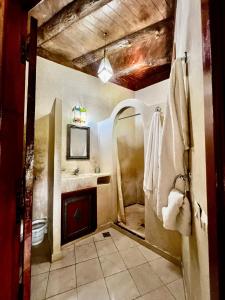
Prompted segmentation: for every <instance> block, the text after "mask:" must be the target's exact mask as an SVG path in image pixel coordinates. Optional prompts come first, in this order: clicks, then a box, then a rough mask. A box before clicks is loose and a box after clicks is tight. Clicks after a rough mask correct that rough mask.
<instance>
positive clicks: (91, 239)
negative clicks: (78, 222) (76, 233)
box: [75, 235, 93, 246]
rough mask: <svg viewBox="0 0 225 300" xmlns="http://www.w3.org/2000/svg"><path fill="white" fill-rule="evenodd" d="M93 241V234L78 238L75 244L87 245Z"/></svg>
mask: <svg viewBox="0 0 225 300" xmlns="http://www.w3.org/2000/svg"><path fill="white" fill-rule="evenodd" d="M90 243H93V236H92V235H91V236H89V237H86V238H83V239H80V240H77V241H75V245H76V246H82V245H87V244H90Z"/></svg>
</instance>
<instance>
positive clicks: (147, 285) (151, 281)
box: [129, 263, 163, 295]
mask: <svg viewBox="0 0 225 300" xmlns="http://www.w3.org/2000/svg"><path fill="white" fill-rule="evenodd" d="M129 272H130V274H131V277H132V278H133V280H134V282H135V284H136V286H137V288H138V291H139V292H140V294H141V295H144V294H146V293H148V292H150V291H153V290H155V289H157V288H159V287H160V286H162V285H163V283H162V281H161V280H160V279H159V277H158V276H157V275H156V274H155V273H154V272H153V270H152V268H151V267H150V266H149V264H148V263H146V264H144V265H140V266H137V267H134V268H132V269H129Z"/></svg>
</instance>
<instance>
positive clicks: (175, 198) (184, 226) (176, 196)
mask: <svg viewBox="0 0 225 300" xmlns="http://www.w3.org/2000/svg"><path fill="white" fill-rule="evenodd" d="M162 218H163V227H164V228H166V229H169V230H177V231H179V232H180V233H181V234H182V235H186V236H189V235H190V234H191V208H190V203H189V200H188V198H187V197H185V196H184V194H183V193H181V192H180V191H178V190H177V189H173V190H172V191H171V192H170V194H169V197H168V206H167V207H163V208H162Z"/></svg>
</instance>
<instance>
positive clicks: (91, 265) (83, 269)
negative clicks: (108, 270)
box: [76, 258, 103, 286]
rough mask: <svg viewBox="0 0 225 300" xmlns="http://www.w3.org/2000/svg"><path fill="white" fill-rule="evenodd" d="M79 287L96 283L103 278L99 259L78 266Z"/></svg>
mask: <svg viewBox="0 0 225 300" xmlns="http://www.w3.org/2000/svg"><path fill="white" fill-rule="evenodd" d="M76 276H77V286H80V285H83V284H87V283H89V282H92V281H96V280H98V279H100V278H102V277H103V274H102V269H101V265H100V263H99V260H98V258H94V259H90V260H87V261H85V262H82V263H79V264H77V265H76Z"/></svg>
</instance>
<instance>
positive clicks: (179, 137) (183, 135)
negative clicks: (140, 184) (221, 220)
mask: <svg viewBox="0 0 225 300" xmlns="http://www.w3.org/2000/svg"><path fill="white" fill-rule="evenodd" d="M188 149H189V132H188V105H187V99H186V94H185V85H184V72H183V68H182V62H181V59H177V60H176V61H175V62H174V63H173V65H172V69H171V74H170V93H169V99H168V103H167V109H166V114H165V119H164V126H163V133H162V146H161V152H160V158H159V176H158V193H157V215H158V217H159V218H160V219H162V207H164V206H167V204H168V195H169V193H170V190H171V189H172V187H173V181H174V179H175V177H176V176H177V175H178V174H185V172H186V166H185V162H184V154H185V150H188ZM177 187H178V189H179V190H181V191H184V184H183V181H181V180H180V181H179V182H178V184H177Z"/></svg>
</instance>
